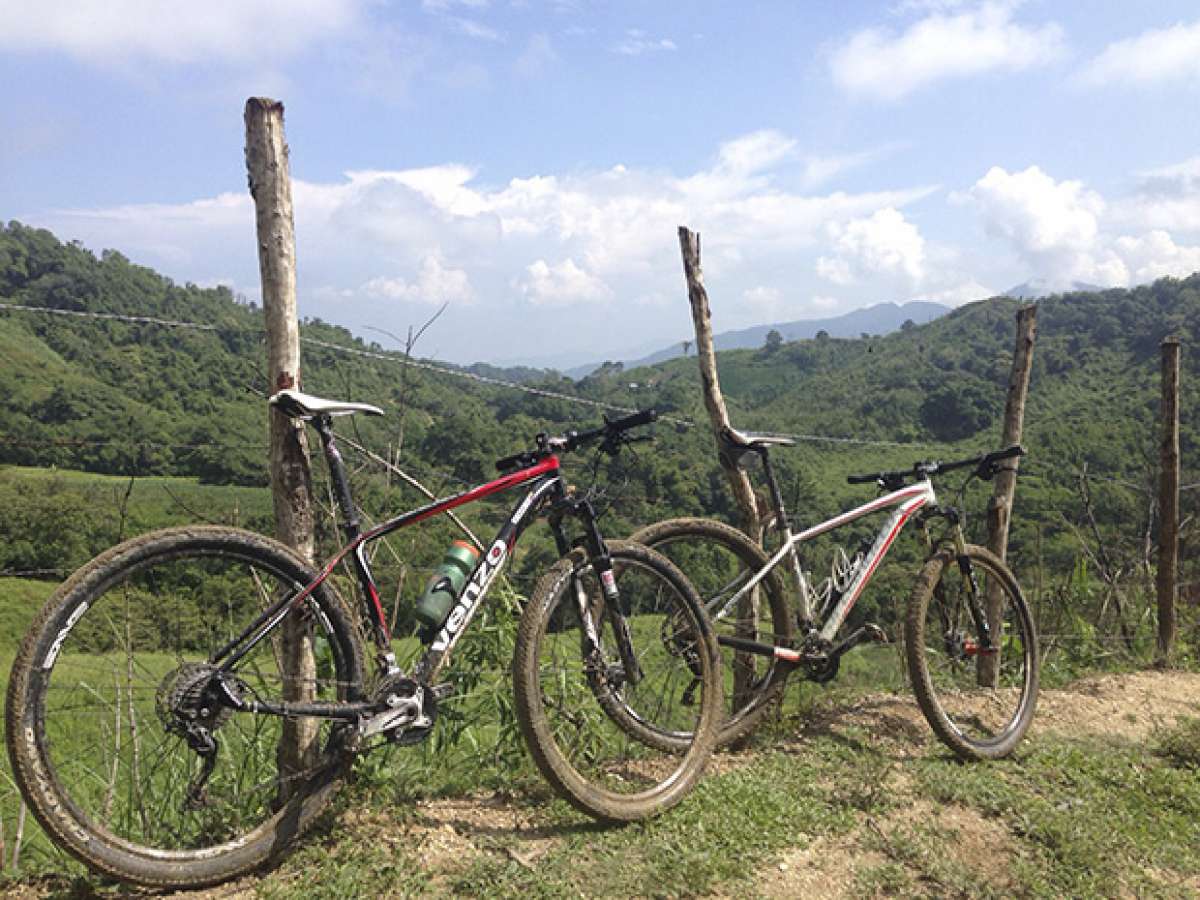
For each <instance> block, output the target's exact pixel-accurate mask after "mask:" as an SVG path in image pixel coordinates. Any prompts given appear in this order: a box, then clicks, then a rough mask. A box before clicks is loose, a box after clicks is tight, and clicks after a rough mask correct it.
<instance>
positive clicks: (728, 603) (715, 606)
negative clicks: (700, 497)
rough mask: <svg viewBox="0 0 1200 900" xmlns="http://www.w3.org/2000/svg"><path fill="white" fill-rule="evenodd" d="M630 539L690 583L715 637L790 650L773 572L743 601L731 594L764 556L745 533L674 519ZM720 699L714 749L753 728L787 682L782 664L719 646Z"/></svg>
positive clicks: (789, 629) (787, 613)
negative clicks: (667, 561) (722, 700)
mask: <svg viewBox="0 0 1200 900" xmlns="http://www.w3.org/2000/svg"><path fill="white" fill-rule="evenodd" d="M630 540H631V541H636V542H637V543H640V544H645V545H646V546H647V547H651V548H653V549H654V550H657V551H658V552H659V553H661V554H663V555H664V556H666V557H667V558H668V559H670V560H671V562H673V563H675V565H676V566H678V567H679V569H680V570H681V571H682V572H683V573H684V574H685V575H686V576H687V577H688V580H690V581H691V582H692V584H693V585H695V587H696V590H697V592H698V593H699V594H700V599H701V601H702V602H703V603H704V609H705V612H707V613H708V616H709V618H710V619H711V620H712V623H713V628H714V629H715V630H716V632H717V637H718V640H719V639H720V637H721V636H722V635H725V636H730V637H739V638H746V639H749V640H752V641H757V642H758V643H761V644H768V645H771V646H778V647H788V648H790V647H791V646H792V634H793V623H792V612H791V610H790V609H789V607H788V602H787V594H786V593H785V591H784V589H783V585H782V583H781V582H780V579H779V574H778V571H774V572H771V573H770V574H769V575H768V576H767V577H766V578H765V579H764V580H763V581H762V582H761V585H760V586H759V587H758V588H756V589H755V590H754V591H753V592H752V595H751V596H750V597H749V598H748V602H742V601H739V602H737V603H734V602H732V601H733V598H734V596H735V595H736V594H737V592H738V591H739V590H741V588H742V587H743V586H744V585H745V584H746V582H747V581H749V580H750V578H751V577H752V576H753V575H754V574H755V573H757V572H760V571H762V570H763V569H765V568H766V567H767V562H768V559H767V555H766V553H764V552H763V550H762V549H761V548H760V547H759V546H758V545H757V544H755V543H754V542H753V541H752V540H750V538H748V537H747V536H746V535H745V534H744V533H742V532H741V531H738V530H737V529H736V528H733V527H731V526H729V525H726V524H725V523H724V522H717V521H714V520H712V519H695V518H680V519H668V520H666V521H664V522H656V523H655V524H653V525H648V526H646V527H645V528H642V529H641V530H639V531H637V532H635V533H634V534H633V535H631V536H630ZM721 659H722V665H721V668H722V677H723V678H724V692H725V698H726V701H727V702H726V705H725V710H726V714H725V719H724V721H723V722H722V723H721V728H720V731H719V732H718V734H717V746H718V747H723V746H727V745H729V744H732V743H734V742H735V741H737V740H740V739H741V738H743V737H745V736H746V735H748V734H749V733H750V732H751V731H753V730H754V729H755V728H756V727H757V726H758V723H759V722H760V721H761V720H762V718H763V716H764V715H765V714H766V713H767V712H768V710H770V709H771V708H772V701H774V700H775V699H776V698H777V697H778V696H779V695H780V693H781V692H782V691H783V688H784V685H785V684H786V682H787V676H788V672H789V667H788V666H787V665H786V664H784V663H781V662H780V661H779V660H777V659H776V658H775V657H773V656H760V655H758V654H752V653H747V652H745V651H738V650H734V649H733V648H732V647H727V646H721Z"/></svg>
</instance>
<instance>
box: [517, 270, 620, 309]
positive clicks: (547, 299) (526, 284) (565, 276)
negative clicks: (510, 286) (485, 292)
mask: <svg viewBox="0 0 1200 900" xmlns="http://www.w3.org/2000/svg"><path fill="white" fill-rule="evenodd" d="M518 286H519V287H520V289H521V291H522V293H524V294H525V296H526V297H527V298H528V299H529V302H530V303H533V304H534V305H535V306H570V305H573V304H576V303H581V302H585V301H589V300H604V299H606V298H608V297H609V296H611V294H612V291H610V290H609V288H608V286H607V285H606V284H605V283H604V282H603V281H601V280H600V279H599V278H597V277H596V276H595V275H593V274H591V273H589V272H586V271H584V270H583V269H581V268H580V267H579V266H578V265H577V264H576V262H575V260H573V259H564V260H563V261H562V262H560V263H559V264H558V265H555V266H551V265H549V264H548V263H547V262H546V261H545V260H544V259H539V260H537V261H536V262H534V263H532V264H530V265H529V266H528V267H527V268H526V269H525V277H524V278H523V279H521V280H520V281H519V282H518Z"/></svg>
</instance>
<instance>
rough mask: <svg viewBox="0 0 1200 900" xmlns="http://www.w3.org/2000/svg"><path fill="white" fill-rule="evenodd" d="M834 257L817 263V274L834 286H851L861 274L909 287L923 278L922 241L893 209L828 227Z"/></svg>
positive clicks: (915, 229)
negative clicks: (892, 279) (902, 282)
mask: <svg viewBox="0 0 1200 900" xmlns="http://www.w3.org/2000/svg"><path fill="white" fill-rule="evenodd" d="M829 231H830V234H831V236H832V238H833V247H834V251H835V254H836V255H835V256H832V257H829V256H821V257H819V258H818V259H817V273H818V274H820V275H821V276H822V277H824V278H826V279H828V280H829V281H832V282H833V283H834V284H843V285H844V284H853V283H854V282H855V281H857V280H858V279H859V277H860V276H861V275H862V274H863V273H871V274H879V275H885V276H889V277H899V278H900V279H903V280H907V281H908V282H909V283H910V284H916V283H918V282H920V281H921V279H922V277H923V276H924V274H925V239H924V238H922V237H921V233H920V231H918V230H917V227H916V226H915V225H913V224H912V223H911V222H909V221H908V220H906V219H905V218H904V215H903V214H902V213H901V212H900V211H899V210H896V209H893V208H892V207H886V208H884V209H880V210H876V211H875V212H874V213H873V214H872V215H870V216H868V217H866V218H861V219H852V220H850V221H849V222H846V223H844V224H842V223H838V222H834V223H831V224H830V226H829Z"/></svg>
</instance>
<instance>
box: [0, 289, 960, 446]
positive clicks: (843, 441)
mask: <svg viewBox="0 0 1200 900" xmlns="http://www.w3.org/2000/svg"><path fill="white" fill-rule="evenodd" d="M3 311H16V312H31V313H47V314H52V315H63V316H72V317H76V318H84V319H101V320H109V321H120V322H131V323H137V324H152V325H162V326H165V327H171V328H193V329H198V330H202V331H209V332H225V333H237V332H241V333H246V334H263V333H264V331H263V329H253V328H244V327H236V328H235V327H229V326H220V325H211V324H206V323H203V322H187V321H181V320H176V319H159V318H155V317H152V316H131V315H125V314H121V313H100V312H91V311H88V310H64V309H54V308H51V307H42V306H28V305H23V304H16V303H0V312H3ZM300 341H301V343H304V344H308V345H309V346H312V347H320V348H322V349H325V350H329V351H331V352H334V353H343V354H346V355H349V356H356V357H360V358H364V359H374V360H379V361H383V362H391V363H396V364H399V365H405V366H411V367H412V368H414V369H418V370H421V371H426V372H432V373H435V374H438V375H444V376H448V377H451V378H459V379H463V380H467V381H473V382H475V383H477V384H486V385H490V386H492V387H498V388H503V389H505V390H512V391H519V392H521V393H525V394H530V395H532V396H537V397H542V398H544V399H549V400H559V401H563V402H565V403H573V404H576V405H578V406H585V407H588V408H591V409H600V410H604V411H606V412H615V413H624V414H629V413H634V412H637V411H638V410H637V409H636V408H635V407H630V406H621V405H618V404H615V403H606V402H604V401H601V400H593V399H590V398H588V397H580V396H577V395H575V394H567V393H564V392H562V391H554V390H550V389H548V388H539V387H534V386H532V385H528V384H520V383H519V382H515V381H508V380H506V379H503V378H495V377H492V376H490V375H480V374H479V373H477V372H469V371H466V370H465V369H459V368H453V367H450V366H446V365H440V364H438V363H434V362H429V361H427V360H417V359H413V358H412V357H409V356H405V355H402V354H397V353H387V352H381V351H377V350H365V349H362V348H359V347H347V346H345V345H343V344H335V343H333V342H332V341H325V340H322V339H320V338H314V337H308V336H305V335H301V336H300ZM659 421H662V422H665V423H667V424H669V425H676V426H679V427H683V428H695V427H697V423H696V422H694V421H693V420H691V419H689V418H686V417H681V416H673V415H662V416H659ZM771 436H773V437H785V438H789V439H791V440H795V441H800V442H804V443H822V444H838V445H844V446H862V447H887V448H892V449H895V448H922V449H932V448H943V449H951V448H952V446H953V445H951V444H946V443H943V442H938V441H889V440H880V439H875V438H856V437H844V436H838V435H828V434H814V433H805V432H774V433H772V435H771Z"/></svg>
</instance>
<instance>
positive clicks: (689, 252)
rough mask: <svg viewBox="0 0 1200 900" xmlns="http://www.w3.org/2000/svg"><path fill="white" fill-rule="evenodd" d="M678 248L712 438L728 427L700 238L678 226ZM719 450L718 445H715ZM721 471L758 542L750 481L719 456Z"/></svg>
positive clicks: (757, 528)
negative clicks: (690, 309)
mask: <svg viewBox="0 0 1200 900" xmlns="http://www.w3.org/2000/svg"><path fill="white" fill-rule="evenodd" d="M679 247H680V250H681V251H682V252H683V274H684V277H685V278H686V279H687V288H688V303H689V304H690V305H691V307H692V323H693V324H694V325H695V326H696V361H697V362H698V363H699V364H700V389H701V390H702V391H703V392H704V407H705V409H707V410H708V419H709V421H710V422H711V423H712V429H713V437H714V438H717V436H718V435H719V434H720V432H721V429H722V428H724V427H725V426H727V425H728V424H729V413H728V411H727V410H726V409H725V398H724V397H723V396H722V395H721V383H720V381H718V379H717V356H716V352H715V351H714V350H713V333H712V313H711V311H710V310H709V307H708V291H706V290H705V289H704V275H703V273H702V271H701V269H700V235H699V234H697V233H695V232H692V231H689V230H688V229H687V228H686V227H684V226H682V225H681V226H679ZM717 447H718V449H719V448H720V443H718V444H717ZM718 459H719V460H720V463H721V469H722V471H724V472H725V477H726V478H727V479H728V480H729V489H730V490H731V491H732V492H733V499H734V501H735V502H736V503H737V507H738V512H739V514H740V517H741V520H742V528H743V530H745V532H746V534H748V535H750V537H751V538H753V539H754V540H756V541H758V540H759V539H760V538H761V534H760V523H759V515H758V503H757V501H756V500H755V498H754V488H753V487H751V485H750V478H749V477H748V476H747V475H746V473H745V472H743V471H742V470H741V469H739V468H738V467H737V466H734V465H731V464H730V463H729V460H727V459H725V456H724V454H721V453H718Z"/></svg>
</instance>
